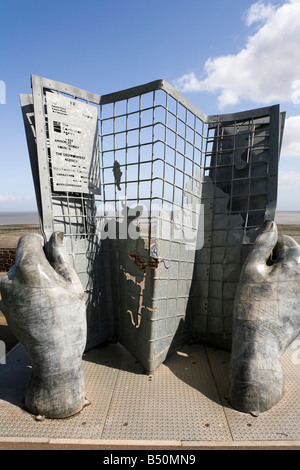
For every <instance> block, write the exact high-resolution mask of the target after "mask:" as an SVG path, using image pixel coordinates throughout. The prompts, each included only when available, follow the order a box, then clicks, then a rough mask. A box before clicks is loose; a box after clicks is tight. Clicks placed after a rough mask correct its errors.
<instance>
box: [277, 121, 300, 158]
mask: <svg viewBox="0 0 300 470" xmlns="http://www.w3.org/2000/svg"><path fill="white" fill-rule="evenodd" d="M299 136H300V116H290V117H289V118H287V119H286V121H285V125H284V132H283V139H282V148H281V156H282V157H299V158H300V139H299Z"/></svg>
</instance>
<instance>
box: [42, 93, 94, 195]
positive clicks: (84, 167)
mask: <svg viewBox="0 0 300 470" xmlns="http://www.w3.org/2000/svg"><path fill="white" fill-rule="evenodd" d="M46 101H47V114H48V128H49V141H50V154H51V165H52V177H53V190H54V191H71V192H80V193H91V192H92V193H100V176H99V175H100V171H99V159H98V145H97V142H98V140H97V139H98V132H97V130H98V112H97V108H96V107H95V106H92V105H89V104H86V103H83V102H82V101H78V100H74V99H72V98H68V97H66V96H63V95H59V94H54V93H50V92H47V93H46Z"/></svg>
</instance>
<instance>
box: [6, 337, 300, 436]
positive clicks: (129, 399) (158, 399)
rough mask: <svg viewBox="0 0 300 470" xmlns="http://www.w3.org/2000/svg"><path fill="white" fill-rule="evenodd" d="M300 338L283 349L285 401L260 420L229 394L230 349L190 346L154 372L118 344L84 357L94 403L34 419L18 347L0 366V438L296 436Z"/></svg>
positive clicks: (26, 366) (26, 371)
mask: <svg viewBox="0 0 300 470" xmlns="http://www.w3.org/2000/svg"><path fill="white" fill-rule="evenodd" d="M299 344H300V343H299V339H298V341H297V343H296V342H295V344H294V345H291V347H290V348H289V349H288V350H287V352H286V354H285V355H284V359H283V368H284V373H285V377H286V386H285V394H284V397H283V399H282V401H281V402H280V403H279V404H278V405H276V406H275V407H274V408H272V409H271V410H269V411H267V412H265V413H262V414H261V415H260V416H259V417H257V418H254V417H252V416H251V415H249V414H244V413H241V412H238V411H236V410H233V409H232V408H231V407H230V406H229V405H228V402H227V400H226V399H225V398H224V396H226V394H227V387H228V368H229V359H230V353H229V352H227V351H224V350H221V349H217V348H214V347H211V346H202V345H196V344H193V345H186V346H185V347H184V348H182V349H181V350H180V351H178V352H177V353H174V354H173V355H172V356H170V357H169V358H168V359H167V361H165V363H164V364H162V365H161V366H160V367H159V368H158V370H157V371H156V374H154V375H153V376H151V377H149V376H147V375H145V374H143V370H142V368H141V366H140V365H139V364H137V363H136V360H135V359H134V358H133V356H132V355H131V354H129V353H128V352H127V351H126V350H125V349H124V348H123V347H122V346H121V345H120V344H118V343H116V344H110V345H108V346H105V347H101V348H95V349H92V350H91V351H89V352H87V353H85V355H84V373H85V381H86V386H87V396H88V398H89V399H90V400H91V404H90V405H89V406H87V407H85V408H84V409H83V410H82V411H81V412H80V413H79V414H78V415H76V416H74V417H72V418H68V419H58V420H57V419H52V420H51V419H45V420H44V421H36V420H35V419H34V418H33V416H32V415H31V414H29V413H27V412H25V411H24V410H23V404H22V397H23V395H24V392H25V388H26V383H27V381H28V378H29V374H30V363H29V361H28V358H27V356H26V354H25V352H24V350H23V348H22V347H21V346H19V345H18V346H17V347H16V348H15V349H14V350H12V351H11V352H10V353H9V354H8V356H7V360H6V365H0V440H1V437H3V438H4V437H15V438H17V437H23V438H41V437H46V438H62V439H63V438H66V439H83V440H88V439H100V440H106V439H113V440H115V439H116V440H141V439H147V440H148V439H149V440H168V441H172V440H175V441H185V442H186V441H191V442H195V441H202V443H203V441H204V442H205V441H207V442H214V441H217V442H218V443H219V444H220V443H222V442H224V443H225V442H227V443H228V442H233V443H238V442H240V441H242V442H244V443H245V442H247V441H249V442H251V441H253V442H254V441H256V442H257V441H277V442H279V441H299V440H300V397H299V389H300V376H299V373H298V369H299V353H298V352H297V348H298V349H299ZM83 442H84V441H83Z"/></svg>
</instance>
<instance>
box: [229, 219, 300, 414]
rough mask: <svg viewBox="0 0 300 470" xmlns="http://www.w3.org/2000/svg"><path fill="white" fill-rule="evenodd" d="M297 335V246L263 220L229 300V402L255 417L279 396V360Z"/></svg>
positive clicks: (299, 273)
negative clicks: (231, 309)
mask: <svg viewBox="0 0 300 470" xmlns="http://www.w3.org/2000/svg"><path fill="white" fill-rule="evenodd" d="M299 333H300V246H299V245H298V243H297V242H296V241H295V240H293V239H292V238H291V237H288V236H285V235H283V236H281V237H278V231H277V227H276V224H275V222H271V221H266V222H265V223H264V225H263V226H262V228H261V233H260V234H259V235H258V237H257V240H256V243H255V246H254V249H253V250H252V252H251V253H250V254H249V256H248V257H247V259H246V261H245V263H244V266H243V269H242V272H241V276H240V281H239V285H238V288H237V292H236V296H235V304H234V323H233V341H232V351H231V363H230V373H229V400H230V403H231V405H232V406H233V407H234V408H236V409H238V410H240V411H243V412H248V413H251V414H253V415H257V414H259V413H260V412H263V411H266V410H268V409H270V408H271V407H273V406H274V405H275V404H276V403H278V401H279V400H280V399H281V398H282V395H283V389H284V375H283V372H282V368H281V358H282V355H283V353H284V352H285V351H286V349H287V347H288V346H289V345H290V344H291V343H292V341H294V339H295V338H296V337H297V336H298V335H299Z"/></svg>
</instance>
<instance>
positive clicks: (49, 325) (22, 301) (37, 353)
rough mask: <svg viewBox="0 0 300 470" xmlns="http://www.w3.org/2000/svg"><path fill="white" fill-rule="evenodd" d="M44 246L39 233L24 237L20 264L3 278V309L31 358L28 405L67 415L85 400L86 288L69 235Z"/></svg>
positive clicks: (43, 411)
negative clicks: (66, 239) (70, 258)
mask: <svg viewBox="0 0 300 470" xmlns="http://www.w3.org/2000/svg"><path fill="white" fill-rule="evenodd" d="M43 245H44V240H43V238H42V237H41V236H40V235H38V234H28V235H24V236H23V237H21V238H20V240H19V243H18V247H17V252H16V263H15V266H14V267H13V268H12V269H11V270H10V271H9V272H8V273H7V274H6V275H5V276H4V277H3V278H2V281H1V286H0V287H1V295H2V303H1V310H2V311H3V313H4V315H5V317H6V319H7V323H8V326H9V327H10V329H11V331H12V332H13V334H14V335H15V336H16V337H17V338H18V340H19V341H20V343H21V344H22V345H23V346H24V348H25V350H26V351H27V353H28V355H29V358H30V360H31V365H32V374H31V378H30V381H29V384H28V387H27V390H26V396H25V407H26V409H27V410H28V411H30V412H32V413H33V414H37V415H38V414H40V415H42V416H46V417H48V418H64V417H67V416H71V415H73V414H75V413H77V412H78V411H80V410H81V409H82V408H83V406H84V404H85V395H84V377H83V371H82V354H83V352H84V348H85V344H86V312H85V301H84V292H83V288H82V285H81V283H80V281H79V279H78V277H77V274H76V273H75V271H74V270H73V269H72V268H71V266H70V265H69V262H68V254H67V251H66V249H65V247H64V245H63V234H62V233H60V232H54V233H53V234H52V236H51V238H50V240H49V241H48V242H47V243H46V244H45V246H43Z"/></svg>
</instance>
